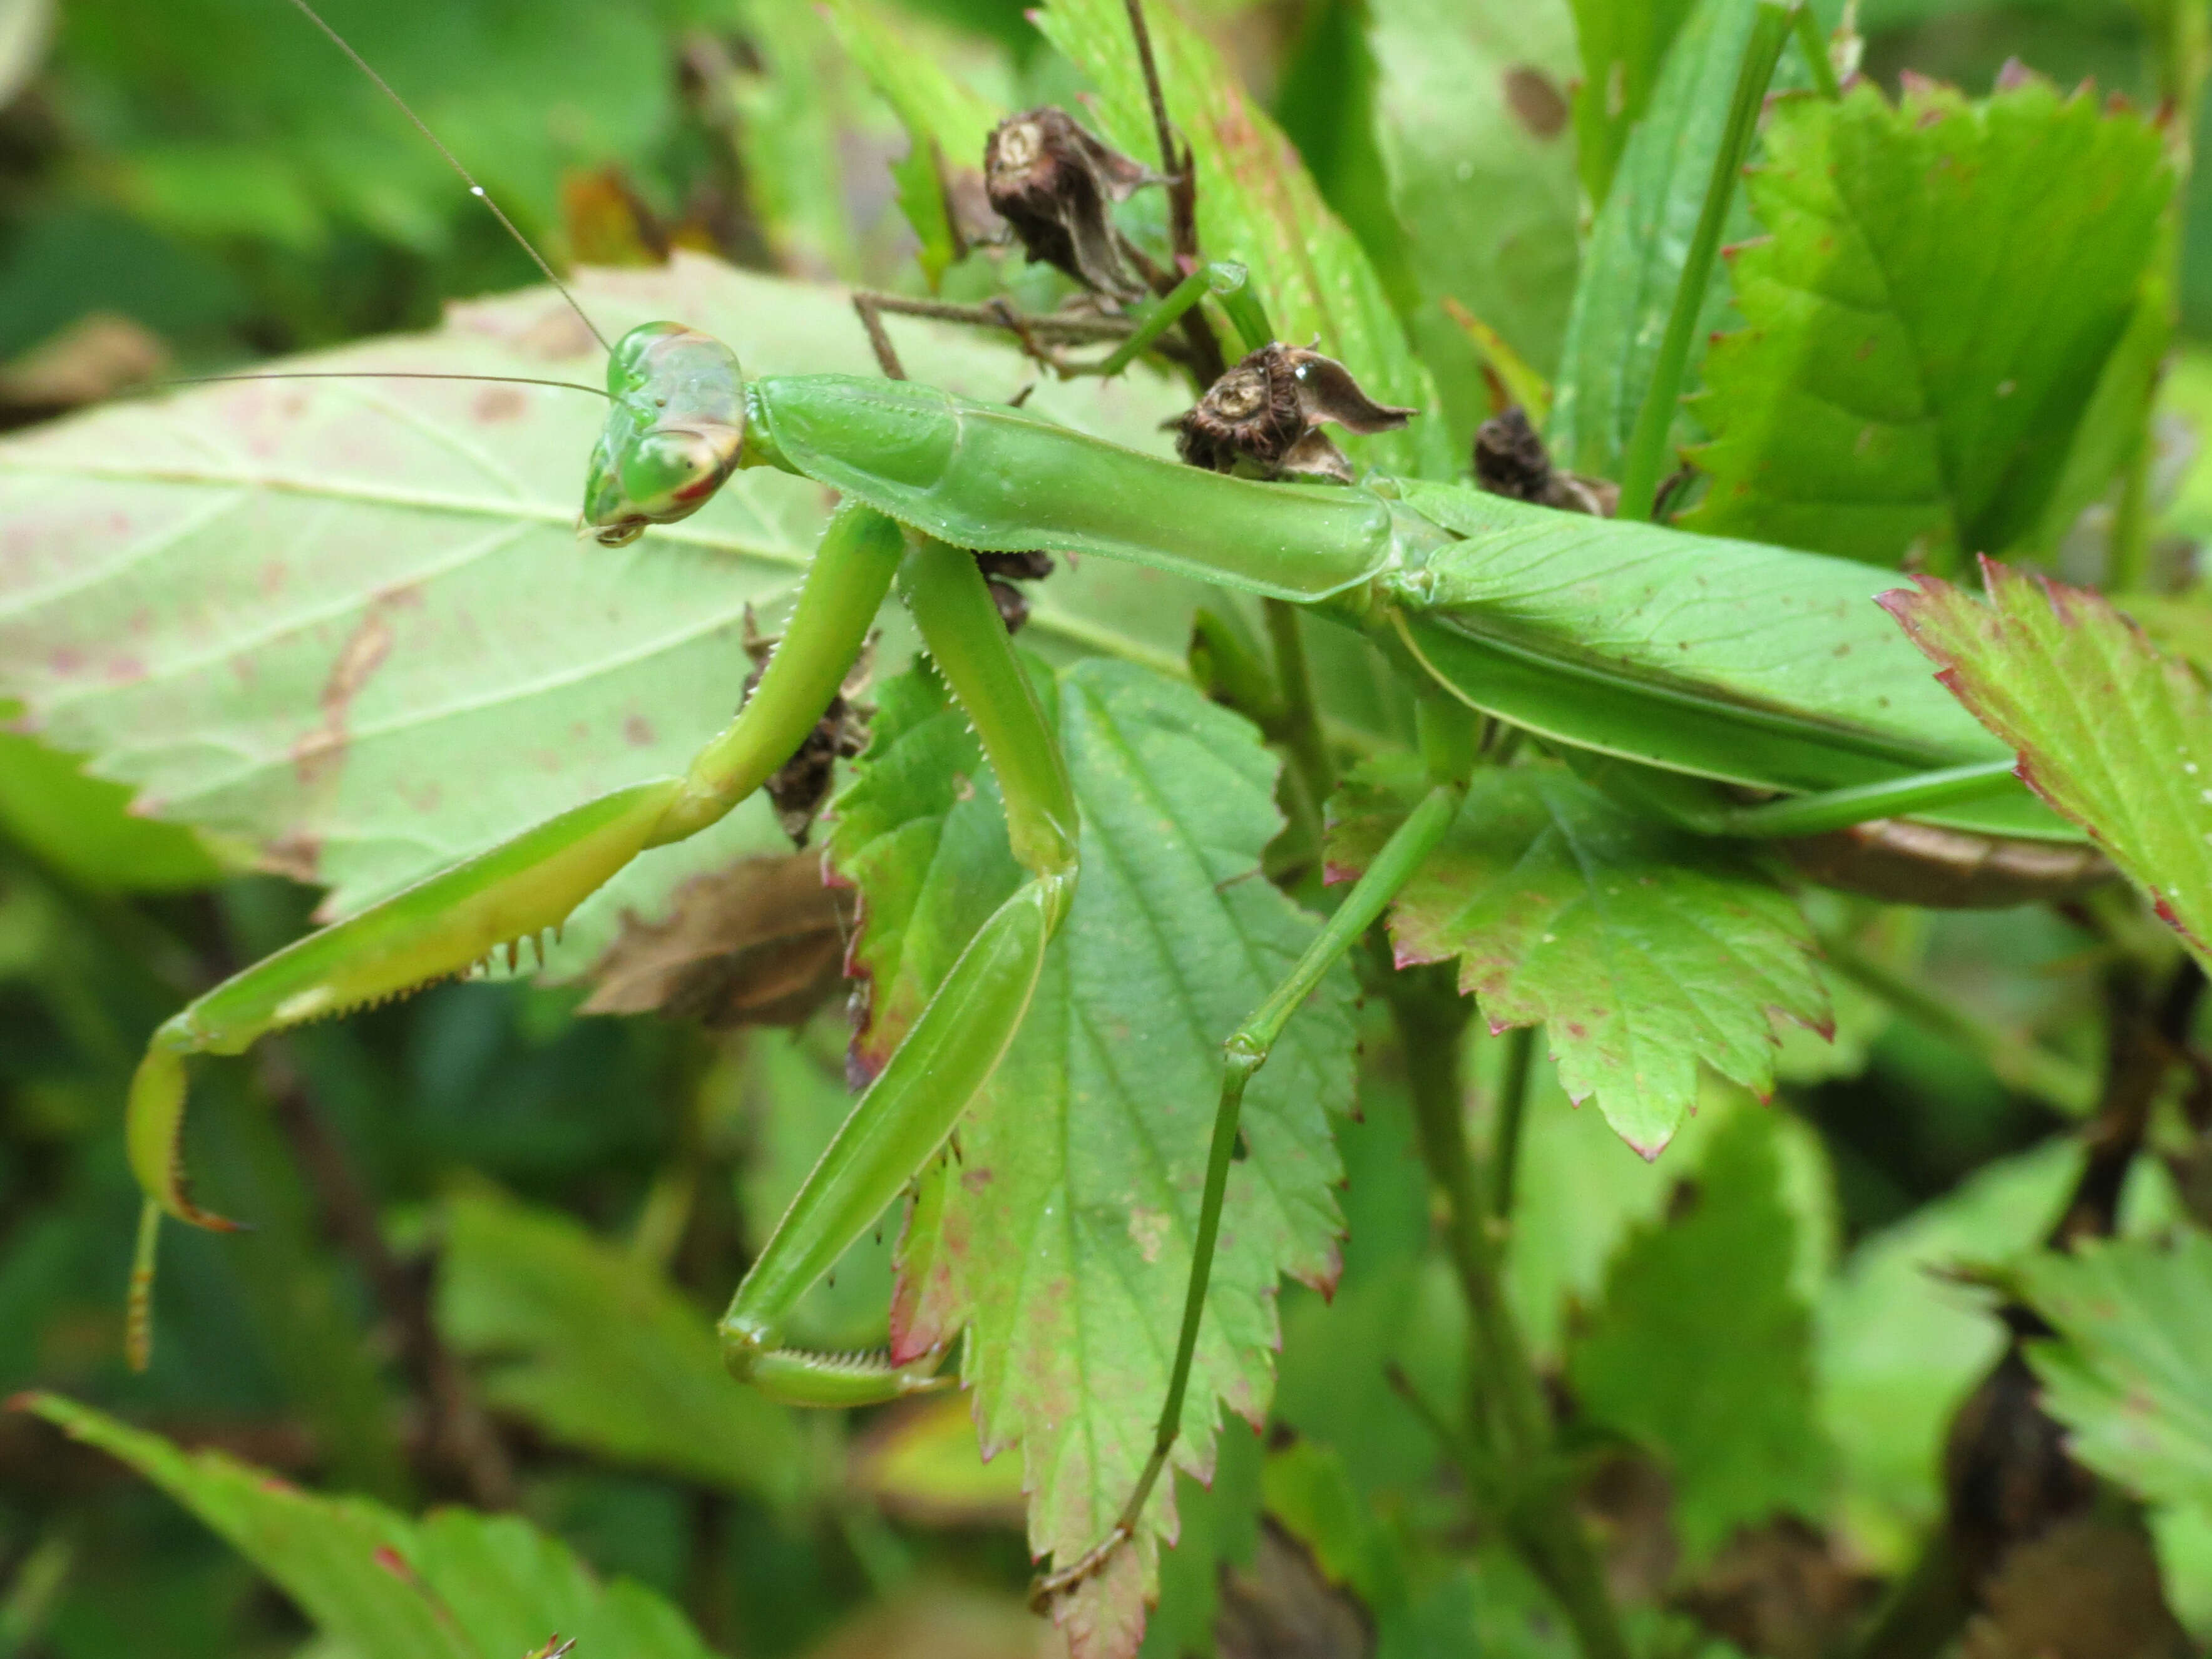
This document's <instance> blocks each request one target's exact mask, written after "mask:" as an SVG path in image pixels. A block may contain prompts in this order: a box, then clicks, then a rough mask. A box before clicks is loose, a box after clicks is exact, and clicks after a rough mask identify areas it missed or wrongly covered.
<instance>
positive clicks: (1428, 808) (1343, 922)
mask: <svg viewBox="0 0 2212 1659" xmlns="http://www.w3.org/2000/svg"><path fill="white" fill-rule="evenodd" d="M1466 793H1467V787H1466V785H1465V784H1464V783H1462V782H1459V781H1449V782H1443V783H1439V784H1437V786H1436V787H1434V788H1432V789H1431V790H1430V791H1429V793H1427V794H1426V795H1425V796H1424V797H1423V798H1422V799H1421V801H1420V804H1419V805H1417V806H1415V807H1414V808H1413V811H1412V813H1411V814H1409V815H1408V816H1407V819H1406V821H1405V822H1404V823H1401V824H1400V825H1399V826H1398V827H1397V829H1395V830H1393V831H1392V832H1391V835H1390V838H1389V840H1388V841H1387V842H1384V843H1383V850H1382V851H1381V852H1380V853H1378V854H1376V856H1375V860H1374V862H1373V863H1371V864H1370V865H1369V866H1367V869H1366V872H1365V873H1364V874H1363V875H1362V876H1361V877H1360V878H1359V880H1358V882H1357V883H1356V884H1354V885H1353V887H1352V891H1351V892H1350V894H1348V895H1347V896H1346V898H1345V901H1344V902H1343V903H1341V904H1340V905H1339V906H1337V908H1336V912H1335V914H1334V915H1331V916H1330V917H1329V919H1328V921H1326V922H1324V923H1322V929H1321V932H1320V933H1316V935H1315V936H1314V940H1313V943H1312V944H1310V945H1307V946H1306V948H1305V951H1304V954H1303V955H1302V956H1300V957H1298V959H1297V963H1296V964H1295V965H1294V966H1293V967H1292V968H1291V971H1290V974H1289V975H1288V976H1287V977H1286V978H1285V979H1284V981H1282V983H1281V984H1279V985H1278V986H1277V987H1275V988H1274V990H1273V992H1271V993H1270V994H1268V996H1267V1000H1266V1001H1264V1002H1262V1003H1261V1005H1260V1006H1259V1007H1258V1008H1257V1009H1256V1010H1255V1011H1254V1012H1253V1014H1252V1016H1251V1018H1249V1019H1247V1020H1246V1021H1245V1022H1244V1024H1243V1025H1241V1026H1239V1027H1238V1028H1237V1030H1236V1031H1235V1032H1234V1033H1233V1034H1232V1035H1231V1036H1230V1038H1229V1040H1228V1041H1227V1042H1225V1043H1224V1044H1223V1045H1222V1047H1223V1048H1224V1049H1225V1056H1224V1061H1223V1065H1222V1071H1221V1096H1220V1101H1219V1103H1218V1105H1217V1106H1216V1107H1215V1109H1214V1114H1213V1139H1212V1144H1211V1145H1210V1146H1208V1147H1207V1149H1206V1186H1205V1188H1204V1189H1203V1191H1202V1193H1201V1194H1200V1199H1199V1207H1198V1233H1197V1236H1196V1237H1195V1238H1194V1240H1193V1241H1192V1243H1191V1261H1190V1277H1189V1279H1188V1280H1187V1281H1185V1284H1184V1288H1183V1306H1182V1326H1181V1328H1180V1329H1179V1331H1178V1332H1177V1334H1176V1354H1175V1363H1174V1365H1173V1367H1172V1368H1171V1369H1170V1372H1169V1376H1168V1392H1167V1398H1166V1400H1165V1401H1164V1403H1163V1404H1162V1406H1161V1407H1160V1416H1159V1422H1158V1425H1157V1426H1156V1427H1155V1429H1154V1430H1153V1434H1152V1455H1151V1456H1150V1457H1149V1458H1147V1459H1146V1462H1145V1468H1144V1471H1143V1473H1142V1474H1139V1476H1138V1477H1137V1482H1136V1485H1135V1486H1133V1488H1131V1490H1130V1493H1129V1499H1128V1501H1127V1503H1126V1504H1123V1505H1122V1506H1121V1515H1120V1516H1119V1517H1118V1518H1117V1519H1116V1520H1115V1522H1114V1525H1113V1527H1112V1528H1111V1529H1110V1530H1109V1532H1108V1533H1107V1534H1106V1536H1105V1538H1104V1539H1103V1541H1100V1542H1099V1543H1098V1544H1097V1545H1096V1546H1095V1547H1092V1548H1091V1549H1090V1550H1088V1551H1086V1552H1085V1553H1084V1554H1083V1555H1082V1556H1081V1557H1080V1558H1079V1559H1077V1560H1075V1561H1074V1562H1073V1563H1071V1564H1070V1565H1067V1566H1065V1567H1062V1568H1060V1570H1059V1571H1056V1572H1054V1573H1051V1574H1049V1575H1048V1576H1047V1577H1044V1578H1042V1579H1041V1580H1040V1581H1039V1582H1038V1583H1037V1585H1036V1589H1035V1591H1034V1593H1033V1594H1032V1595H1031V1598H1030V1601H1031V1605H1032V1606H1034V1607H1042V1606H1043V1605H1045V1604H1047V1603H1048V1602H1049V1601H1050V1600H1051V1599H1052V1598H1053V1597H1054V1596H1055V1595H1059V1594H1060V1593H1061V1592H1062V1591H1064V1590H1066V1589H1070V1588H1072V1587H1073V1586H1074V1585H1076V1584H1079V1583H1082V1582H1083V1581H1084V1580H1085V1579H1086V1578H1088V1577H1091V1575H1092V1574H1094V1573H1096V1572H1097V1571H1098V1570H1099V1569H1100V1567H1102V1566H1103V1565H1104V1564H1105V1563H1106V1561H1107V1560H1109V1559H1110V1558H1111V1557H1112V1556H1113V1554H1114V1553H1115V1551H1116V1550H1118V1549H1120V1548H1121V1546H1122V1545H1123V1544H1124V1543H1125V1542H1126V1541H1127V1540H1128V1539H1129V1538H1131V1537H1132V1536H1133V1535H1134V1534H1135V1532H1136V1529H1137V1523H1138V1522H1139V1520H1140V1519H1141V1518H1142V1517H1143V1516H1144V1512H1145V1505H1146V1503H1148V1502H1149V1501H1150V1500H1151V1498H1152V1488H1153V1487H1154V1486H1156V1485H1157V1484H1158V1480H1159V1478H1160V1476H1161V1475H1162V1474H1164V1473H1165V1472H1166V1469H1167V1463H1168V1457H1169V1455H1170V1453H1171V1452H1173V1451H1174V1449H1175V1444H1176V1440H1177V1439H1178V1438H1179V1437H1181V1435H1182V1412H1183V1400H1184V1397H1185V1395H1187V1394H1188V1391H1189V1388H1190V1371H1191V1365H1192V1363H1193V1361H1194V1358H1195V1357H1196V1355H1197V1352H1198V1333H1199V1328H1200V1322H1202V1320H1203V1319H1204V1317H1205V1313H1206V1291H1207V1288H1208V1286H1209V1285H1211V1284H1212V1274H1213V1252H1214V1246H1215V1245H1216V1243H1218V1241H1219V1238H1220V1235H1221V1212H1222V1207H1223V1206H1224V1205H1225V1203H1226V1202H1227V1200H1228V1195H1229V1171H1230V1169H1231V1165H1233V1164H1235V1163H1236V1161H1237V1137H1238V1133H1239V1131H1238V1124H1239V1122H1240V1121H1241V1120H1242V1118H1243V1109H1244V1091H1245V1089H1246V1088H1247V1087H1248V1086H1249V1085H1250V1083H1251V1081H1252V1079H1253V1078H1254V1077H1255V1076H1256V1075H1257V1074H1258V1073H1259V1071H1260V1068H1261V1066H1265V1065H1266V1064H1267V1056H1268V1054H1270V1053H1271V1052H1273V1048H1274V1046H1275V1044H1276V1042H1279V1040H1280V1039H1281V1037H1282V1035H1283V1029H1284V1027H1285V1026H1286V1025H1288V1024H1290V1023H1291V1017H1292V1016H1293V1015H1295V1014H1296V1013H1297V1012H1298V1010H1299V1009H1300V1008H1302V1007H1304V1006H1305V1001H1306V999H1307V998H1308V997H1310V996H1311V995H1312V994H1313V993H1314V990H1315V988H1316V987H1318V986H1319V985H1320V984H1321V982H1322V980H1323V979H1324V978H1325V977H1327V975H1328V971H1329V970H1330V969H1332V968H1334V967H1335V966H1336V964H1337V963H1338V962H1340V960H1341V959H1342V958H1343V957H1344V954H1345V952H1346V951H1349V950H1351V948H1352V946H1353V945H1356V944H1358V942H1359V940H1360V939H1362V938H1363V937H1364V935H1365V934H1366V932H1367V930H1368V929H1369V928H1370V927H1373V926H1374V925H1375V922H1376V920H1377V919H1378V918H1379V917H1380V916H1381V915H1382V914H1383V910H1384V909H1385V908H1387V907H1388V906H1389V902H1390V901H1391V900H1392V899H1393V898H1394V897H1395V896H1397V893H1398V890H1399V889H1401V887H1403V886H1404V885H1405V884H1406V883H1407V880H1408V879H1409V878H1411V877H1412V875H1413V872H1414V871H1416V870H1418V869H1419V868H1420V866H1421V864H1422V862H1423V860H1425V859H1426V858H1427V857H1428V856H1429V854H1431V852H1433V851H1435V850H1436V846H1437V842H1440V841H1442V840H1443V836H1444V832H1445V831H1446V830H1448V829H1450V828H1451V823H1452V820H1453V818H1455V817H1457V816H1458V814H1459V805H1460V802H1461V800H1462V799H1463V798H1464V797H1465V795H1466Z"/></svg>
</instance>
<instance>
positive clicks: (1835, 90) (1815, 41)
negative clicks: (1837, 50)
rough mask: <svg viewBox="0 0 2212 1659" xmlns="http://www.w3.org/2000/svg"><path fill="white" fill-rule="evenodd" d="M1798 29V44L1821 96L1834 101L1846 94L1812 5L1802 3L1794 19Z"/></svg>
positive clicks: (1815, 88) (1831, 101)
mask: <svg viewBox="0 0 2212 1659" xmlns="http://www.w3.org/2000/svg"><path fill="white" fill-rule="evenodd" d="M1792 21H1793V23H1794V25H1795V27H1796V31H1797V45H1798V47H1799V49H1800V50H1801V51H1802V52H1804V54H1805V62H1806V64H1807V65H1808V67H1810V69H1811V70H1812V71H1813V86H1814V90H1815V91H1817V92H1818V93H1819V94H1820V96H1821V97H1823V98H1825V99H1826V100H1828V101H1829V102H1830V103H1833V102H1834V101H1835V100H1837V99H1838V98H1841V97H1842V96H1843V95H1844V89H1843V88H1842V87H1841V86H1840V85H1839V84H1838V82H1837V80H1836V66H1835V64H1833V63H1832V62H1831V61H1830V60H1829V58H1828V43H1827V41H1826V39H1825V38H1823V36H1822V35H1821V33H1820V21H1819V20H1818V19H1816V18H1815V17H1814V15H1813V9H1812V7H1810V6H1804V5H1801V6H1799V7H1798V8H1797V11H1796V16H1795V18H1794V19H1793V20H1792Z"/></svg>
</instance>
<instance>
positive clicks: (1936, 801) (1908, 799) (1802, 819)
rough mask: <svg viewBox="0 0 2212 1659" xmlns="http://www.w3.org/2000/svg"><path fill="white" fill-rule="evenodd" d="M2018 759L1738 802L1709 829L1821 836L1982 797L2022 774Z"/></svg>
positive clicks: (1750, 835)
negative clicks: (1752, 803)
mask: <svg viewBox="0 0 2212 1659" xmlns="http://www.w3.org/2000/svg"><path fill="white" fill-rule="evenodd" d="M2017 765H2018V763H2017V762H2015V760H2013V759H2012V758H2011V757H2006V758H2005V759H2003V760H1991V761H1975V762H1972V763H1970V764H1968V765H1966V766H1949V767H1945V768H1944V769H1942V770H1941V771H1937V772H1917V773H1914V774H1913V775H1911V776H1910V777H1903V778H1890V779H1886V780H1884V781H1882V782H1881V783H1863V784H1859V785H1857V786H1856V787H1852V788H1849V789H1826V790H1823V791H1821V792H1820V793H1819V794H1815V795H1793V796H1791V797H1790V799H1787V800H1776V801H1767V802H1765V803H1763V804H1762V805H1758V806H1739V807H1735V808H1734V809H1732V810H1729V811H1721V812H1717V813H1715V814H1714V815H1713V817H1712V819H1711V825H1710V827H1709V828H1708V829H1706V833H1708V834H1710V835H1716V836H1742V837H1743V838H1745V839H1747V840H1752V841H1768V840H1772V839H1775V838H1777V837H1780V836H1817V835H1820V834H1822V833H1824V832H1826V831H1827V830H1830V829H1848V828H1849V827H1850V825H1852V824H1854V823H1867V822H1869V820H1871V819H1875V818H1894V817H1904V816H1905V815H1906V814H1908V813H1912V812H1924V811H1928V810H1929V809H1930V808H1931V807H1936V806H1949V805H1954V804H1955V803H1957V802H1959V801H1962V800H1978V799H1981V798H1982V797H1984V796H1985V795H1993V794H1998V793H2002V792H2003V791H2004V790H2006V789H2008V788H2010V787H2012V784H2013V781H2014V779H2015V777H2016V776H2017V775H2018V773H2017V770H2016V768H2017Z"/></svg>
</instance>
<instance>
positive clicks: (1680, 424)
mask: <svg viewBox="0 0 2212 1659" xmlns="http://www.w3.org/2000/svg"><path fill="white" fill-rule="evenodd" d="M1756 12H1757V8H1755V7H1753V6H1751V5H1749V4H1747V3H1745V0H1699V4H1698V5H1697V7H1696V9H1694V10H1692V12H1691V13H1690V14H1689V15H1688V16H1687V18H1686V19H1685V20H1684V21H1683V22H1682V24H1681V27H1680V29H1679V30H1678V31H1677V32H1676V33H1675V36H1674V45H1673V46H1672V47H1671V48H1670V49H1669V50H1668V52H1667V56H1666V58H1665V62H1664V65H1663V67H1662V69H1661V70H1660V74H1659V80H1658V83H1657V85H1656V88H1655V89H1654V90H1653V92H1652V94H1651V100H1650V104H1649V106H1647V107H1646V109H1645V112H1644V118H1643V120H1642V121H1641V122H1640V123H1638V125H1637V126H1636V128H1635V131H1634V132H1633V133H1632V136H1631V137H1629V139H1628V143H1627V147H1626V149H1625V150H1624V151H1623V152H1622V154H1621V157H1620V165H1619V166H1618V167H1617V168H1616V169H1615V170H1614V173H1613V183H1612V185H1611V187H1610V189H1609V190H1608V191H1607V194H1606V196H1605V197H1604V198H1603V201H1604V205H1603V206H1602V207H1601V209H1600V210H1599V212H1598V216H1597V222H1595V224H1594V225H1592V226H1591V228H1590V234H1589V244H1588V245H1587V246H1585V247H1584V248H1583V264H1582V271H1583V275H1582V280H1581V281H1580V283H1577V286H1576V289H1575V302H1574V308H1573V311H1572V313H1571V316H1570V317H1569V319H1568V322H1567V337H1566V343H1565V346H1564V347H1563V349H1561V352H1560V357H1559V374H1558V377H1557V380H1556V382H1555V384H1554V386H1553V404H1552V421H1551V426H1550V428H1549V432H1550V436H1551V441H1552V447H1553V454H1554V456H1555V458H1556V459H1558V460H1559V463H1560V464H1561V465H1565V466H1570V467H1572V468H1573V469H1574V470H1575V471H1578V472H1587V473H1591V474H1594V475H1596V476H1598V477H1618V476H1620V462H1621V456H1622V454H1623V453H1624V452H1625V451H1626V448H1627V446H1628V435H1629V434H1630V433H1631V432H1632V430H1634V428H1635V426H1636V416H1637V412H1638V410H1641V409H1642V408H1643V406H1644V392H1645V391H1646V390H1647V389H1648V388H1649V387H1650V384H1651V373H1652V368H1653V365H1654V364H1655V363H1656V361H1657V359H1658V356H1659V342H1660V339H1661V337H1662V336H1663V335H1664V334H1665V333H1666V331H1667V317H1668V312H1669V311H1671V310H1672V309H1673V307H1674V291H1675V289H1678V288H1680V286H1681V285H1682V266H1683V263H1684V261H1685V260H1686V259H1687V258H1688V257H1689V250H1690V240H1691V235H1692V232H1694V231H1695V229H1696V228H1697V223H1698V216H1699V213H1700V212H1701V211H1702V210H1703V209H1704V206H1705V189H1706V185H1707V184H1708V183H1709V182H1710V181H1711V178H1712V172H1713V158H1714V157H1715V156H1716V155H1718V154H1719V152H1720V146H1721V139H1722V136H1723V131H1724V129H1725V128H1726V127H1727V125H1728V112H1729V100H1730V97H1731V96H1732V94H1733V93H1734V91H1735V82H1736V75H1737V70H1738V66H1739V65H1740V64H1741V62H1742V60H1743V52H1744V47H1745V46H1746V45H1747V43H1748V42H1749V40H1750V39H1751V29H1752V23H1753V18H1754V16H1755V15H1756ZM1788 62H1789V60H1788V59H1786V58H1785V59H1784V71H1783V74H1782V75H1780V76H1778V77H1777V78H1778V80H1784V79H1786V76H1787V74H1788V67H1787V66H1788ZM1749 224H1750V216H1749V215H1748V214H1747V212H1746V211H1745V210H1744V207H1743V203H1742V198H1741V196H1740V195H1739V197H1737V199H1736V201H1735V204H1734V205H1733V206H1732V208H1731V209H1730V214H1729V235H1730V236H1731V237H1733V236H1735V235H1736V234H1738V233H1739V227H1748V225H1749ZM1728 315H1729V295H1728V283H1727V282H1726V281H1725V280H1724V279H1723V277H1722V276H1721V274H1720V272H1719V270H1718V269H1717V268H1716V270H1715V271H1714V273H1713V276H1712V279H1711V282H1710V283H1708V285H1707V288H1706V291H1705V307H1704V309H1703V310H1702V311H1701V312H1700V313H1699V329H1698V333H1697V336H1696V343H1695V345H1694V346H1693V348H1692V353H1691V357H1690V362H1689V366H1688V377H1687V378H1686V380H1685V382H1684V384H1685V385H1686V386H1690V385H1694V384H1695V383H1696V376H1697V372H1698V365H1699V361H1700V360H1701V358H1702V356H1703V355H1704V345H1705V340H1706V338H1707V337H1709V336H1710V335H1711V333H1712V332H1713V331H1714V330H1716V329H1717V328H1718V327H1720V326H1721V325H1722V324H1723V321H1724V320H1725V319H1727V317H1728ZM1694 429H1695V428H1694V426H1693V423H1692V416H1689V415H1688V414H1686V413H1685V414H1680V415H1678V416H1676V419H1675V430H1676V433H1677V435H1678V437H1686V436H1688V435H1690V434H1691V433H1692V431H1693V430H1694Z"/></svg>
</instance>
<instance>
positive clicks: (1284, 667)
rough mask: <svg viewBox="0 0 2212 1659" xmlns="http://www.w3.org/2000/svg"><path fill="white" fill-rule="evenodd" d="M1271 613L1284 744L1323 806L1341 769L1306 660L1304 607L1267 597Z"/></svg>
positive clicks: (1264, 602) (1316, 802)
mask: <svg viewBox="0 0 2212 1659" xmlns="http://www.w3.org/2000/svg"><path fill="white" fill-rule="evenodd" d="M1261 608H1262V609H1263V610H1264V611H1266V613H1267V641H1268V643H1269V644H1270V645H1271V646H1273V647H1274V653H1275V684H1277V685H1278V686H1279V688H1280V689H1281V691H1282V697H1283V705H1282V706H1283V714H1282V720H1283V727H1282V729H1283V746H1284V748H1285V749H1286V750H1289V751H1290V757H1291V765H1292V766H1294V767H1296V768H1297V772H1298V776H1299V779H1300V780H1301V781H1303V782H1304V784H1305V787H1306V793H1308V794H1309V795H1310V796H1311V797H1312V798H1313V801H1314V805H1316V807H1318V806H1320V805H1322V804H1323V803H1324V802H1326V801H1327V800H1328V798H1329V796H1330V794H1331V793H1333V792H1334V790H1335V788H1336V769H1335V768H1334V766H1332V765H1331V764H1330V763H1329V758H1328V744H1327V743H1326V742H1325V741H1323V739H1322V734H1321V713H1320V708H1319V706H1318V705H1317V704H1316V702H1315V701H1314V689H1313V675H1312V672H1311V671H1310V669H1309V668H1308V667H1307V665H1306V643H1305V635H1304V634H1302V633H1301V632H1300V631H1299V624H1298V607H1297V606H1296V605H1292V604H1291V602H1290V601H1289V600H1287V599H1262V600H1261Z"/></svg>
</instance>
